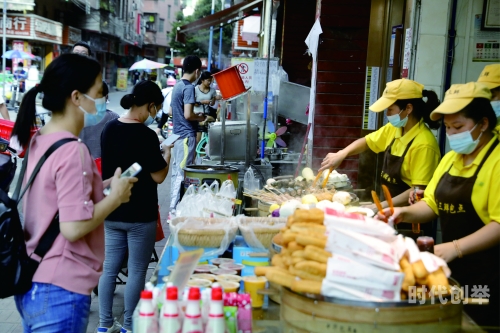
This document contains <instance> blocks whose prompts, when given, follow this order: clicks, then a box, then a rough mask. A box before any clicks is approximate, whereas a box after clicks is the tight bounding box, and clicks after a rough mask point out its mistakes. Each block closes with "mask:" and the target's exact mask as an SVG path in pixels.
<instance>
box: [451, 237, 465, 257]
mask: <svg viewBox="0 0 500 333" xmlns="http://www.w3.org/2000/svg"><path fill="white" fill-rule="evenodd" d="M453 244H454V245H455V251H457V255H458V258H462V257H463V256H462V251H460V247H459V246H458V241H457V240H456V239H455V240H454V241H453Z"/></svg>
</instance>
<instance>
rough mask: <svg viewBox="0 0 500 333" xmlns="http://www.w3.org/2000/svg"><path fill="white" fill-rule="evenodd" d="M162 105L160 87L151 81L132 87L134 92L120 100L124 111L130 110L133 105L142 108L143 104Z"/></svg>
mask: <svg viewBox="0 0 500 333" xmlns="http://www.w3.org/2000/svg"><path fill="white" fill-rule="evenodd" d="M149 103H154V104H155V105H160V104H161V103H163V94H162V93H161V90H160V87H158V85H157V84H156V83H154V82H153V81H141V82H139V83H137V84H136V85H135V86H134V91H132V93H131V94H127V95H125V96H123V97H122V99H121V100H120V105H121V106H122V108H124V109H130V108H131V107H132V106H133V105H135V106H142V105H144V104H149Z"/></svg>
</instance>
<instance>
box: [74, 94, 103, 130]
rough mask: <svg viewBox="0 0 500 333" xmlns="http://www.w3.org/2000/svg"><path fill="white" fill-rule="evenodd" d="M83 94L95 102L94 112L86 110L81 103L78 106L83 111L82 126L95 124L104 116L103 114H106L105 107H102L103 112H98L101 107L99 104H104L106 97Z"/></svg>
mask: <svg viewBox="0 0 500 333" xmlns="http://www.w3.org/2000/svg"><path fill="white" fill-rule="evenodd" d="M83 96H85V97H86V98H88V99H90V100H91V101H93V102H94V104H95V107H94V110H95V111H94V113H91V112H88V111H87V110H85V109H84V108H83V107H82V106H81V105H80V106H79V107H78V108H79V109H80V110H81V111H82V112H83V113H85V118H84V122H83V126H84V127H88V126H94V125H97V124H98V123H99V122H100V121H101V120H102V119H103V118H104V115H105V114H106V109H104V112H99V110H98V109H101V105H103V104H104V105H106V97H101V98H92V97H90V96H89V95H87V94H83Z"/></svg>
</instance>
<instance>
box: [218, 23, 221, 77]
mask: <svg viewBox="0 0 500 333" xmlns="http://www.w3.org/2000/svg"><path fill="white" fill-rule="evenodd" d="M217 67H218V68H219V69H222V24H221V25H220V29H219V63H218V64H217Z"/></svg>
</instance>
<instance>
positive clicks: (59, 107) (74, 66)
mask: <svg viewBox="0 0 500 333" xmlns="http://www.w3.org/2000/svg"><path fill="white" fill-rule="evenodd" d="M100 72H101V65H99V63H98V62H97V61H95V60H94V59H91V58H89V57H86V56H83V55H80V54H74V53H67V54H63V55H61V56H59V57H57V58H56V59H55V60H54V61H53V62H51V63H50V65H49V66H48V67H47V69H46V70H45V73H44V74H43V78H42V82H40V84H39V85H37V86H36V87H34V88H32V89H30V91H28V92H27V93H26V94H25V95H24V97H23V100H22V102H21V106H20V107H19V113H18V115H17V119H16V123H15V124H14V128H13V130H12V135H13V136H14V135H15V136H17V140H18V141H19V143H20V144H21V146H26V145H27V144H28V143H29V141H30V130H31V129H32V128H34V127H35V121H36V96H37V94H38V93H40V92H43V100H42V105H43V107H44V108H45V109H47V110H50V111H52V113H54V114H57V113H62V112H63V111H64V107H65V105H66V100H67V99H68V98H69V97H70V96H71V93H72V92H73V91H75V90H78V91H79V92H82V93H86V92H88V91H89V89H90V88H91V87H92V86H93V85H94V83H95V79H96V78H97V76H98V75H99V73H100Z"/></svg>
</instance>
